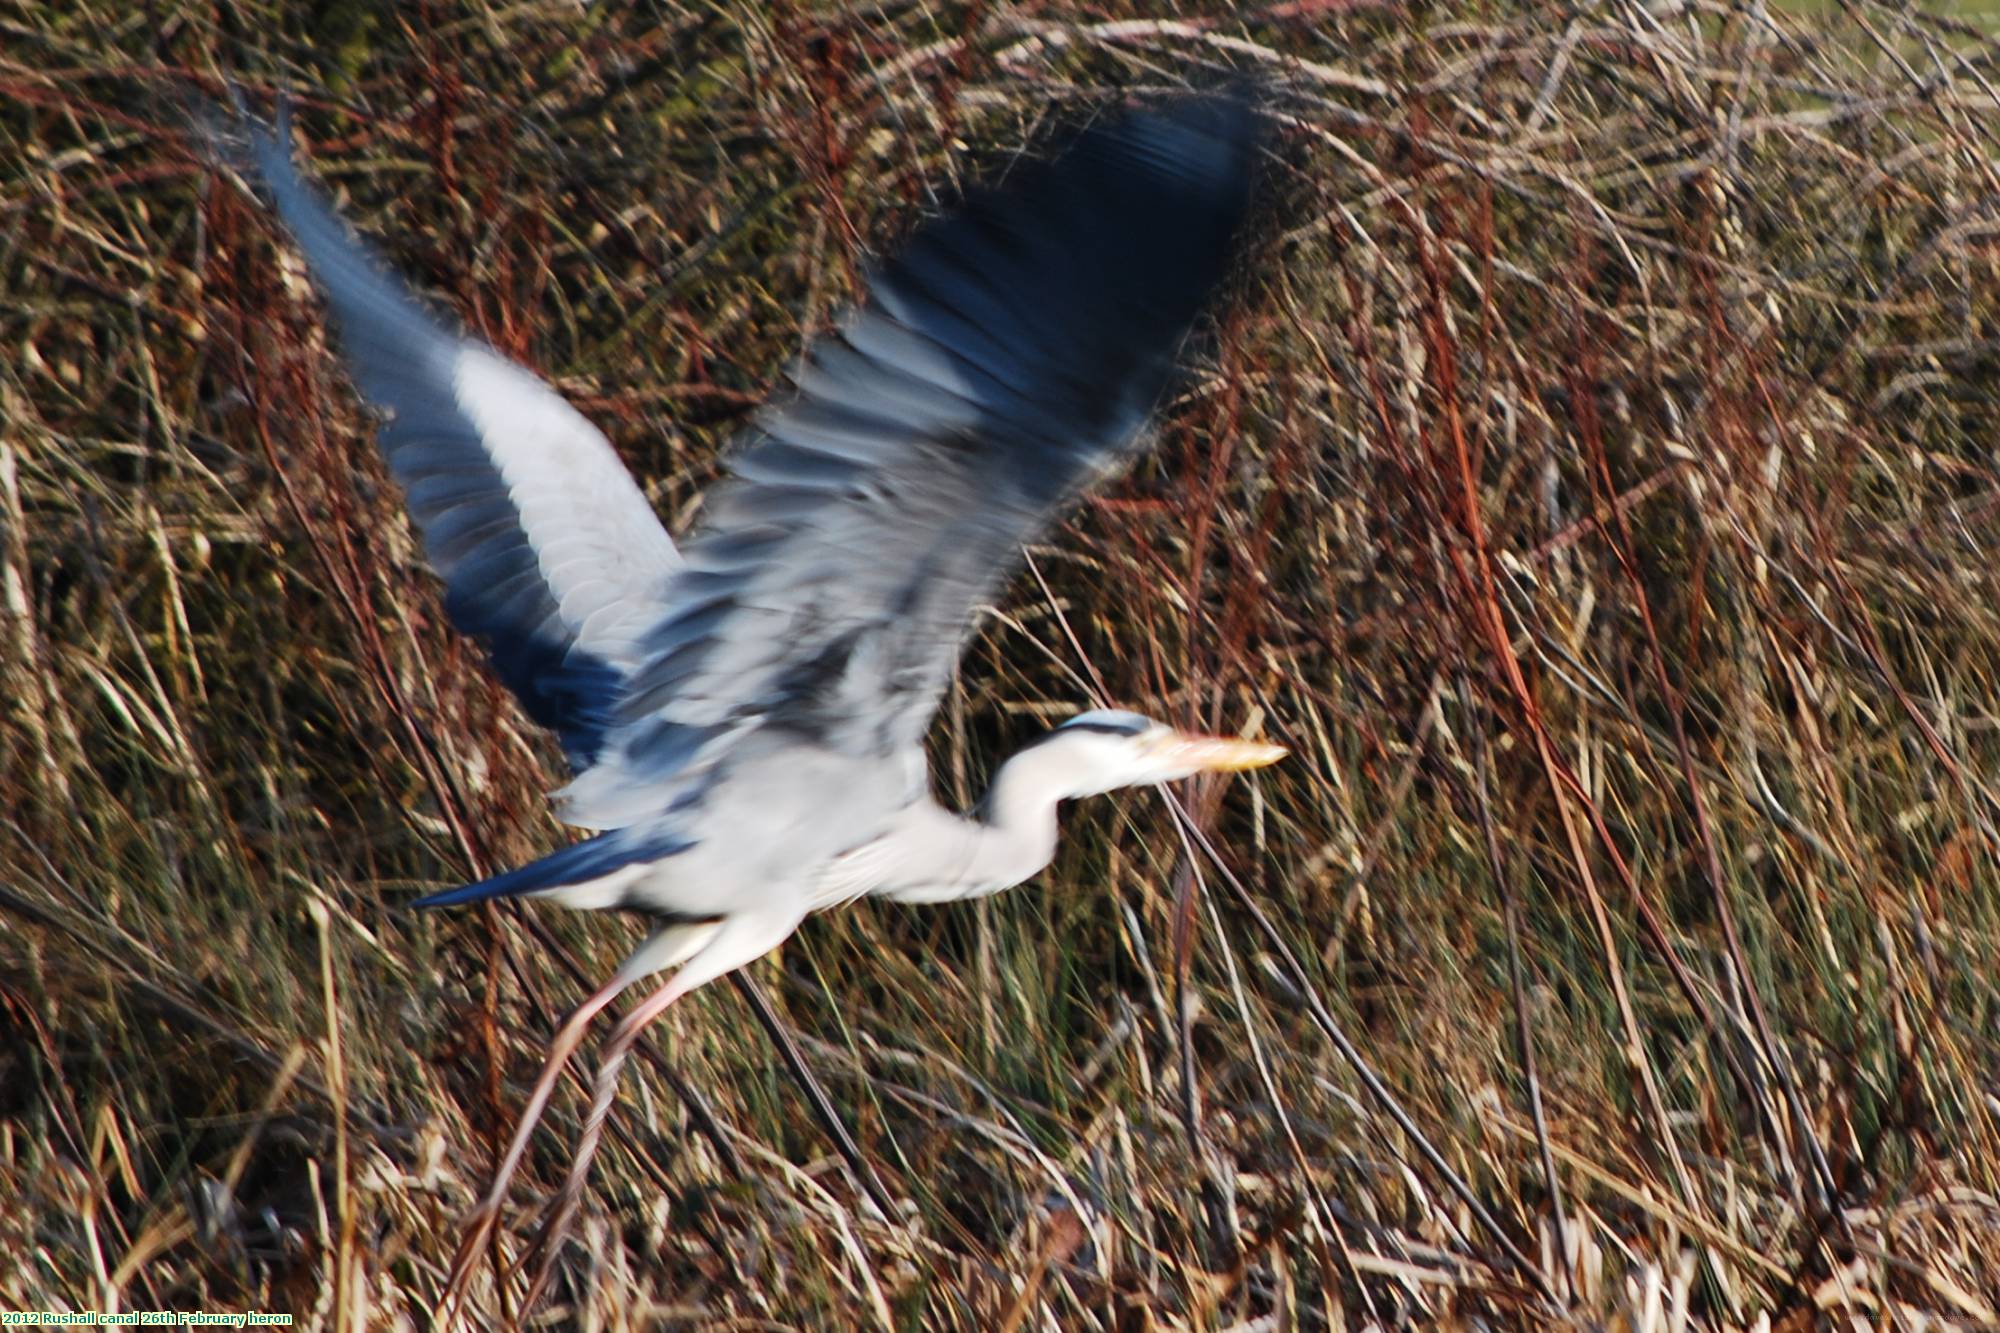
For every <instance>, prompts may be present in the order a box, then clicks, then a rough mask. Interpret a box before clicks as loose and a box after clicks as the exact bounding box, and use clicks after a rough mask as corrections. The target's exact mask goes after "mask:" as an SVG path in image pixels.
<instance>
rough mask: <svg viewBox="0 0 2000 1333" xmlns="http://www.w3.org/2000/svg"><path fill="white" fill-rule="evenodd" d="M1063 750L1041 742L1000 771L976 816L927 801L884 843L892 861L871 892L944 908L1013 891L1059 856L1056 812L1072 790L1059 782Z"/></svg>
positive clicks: (906, 815)
mask: <svg viewBox="0 0 2000 1333" xmlns="http://www.w3.org/2000/svg"><path fill="white" fill-rule="evenodd" d="M1059 749H1060V747H1058V746H1055V745H1037V746H1033V747H1030V748H1029V749H1026V750H1023V751H1021V753H1019V754H1017V755H1015V756H1014V757H1013V758H1012V759H1009V760H1008V761H1007V762H1006V763H1004V764H1002V765H1001V766H1000V771H999V772H998V773H996V774H994V775H993V784H992V785H991V786H990V787H988V788H987V789H986V799H985V800H983V801H981V802H980V804H979V808H978V810H977V811H976V812H975V813H974V814H972V815H969V816H968V815H956V814H952V813H951V812H950V811H947V810H943V809H941V808H939V807H938V806H936V805H934V804H932V803H931V802H930V801H928V800H925V801H919V802H918V803H917V804H915V805H913V806H911V807H910V808H909V809H908V810H907V811H905V812H904V813H903V815H902V816H901V817H899V819H898V821H897V825H896V827H895V828H893V829H892V830H891V831H890V833H889V834H888V835H887V836H886V837H885V838H883V839H882V840H881V841H880V842H879V843H877V844H876V846H877V847H879V848H881V849H882V851H883V853H884V855H885V860H887V859H889V858H893V862H894V864H893V865H891V864H884V865H882V866H881V867H879V872H880V878H879V879H878V880H877V885H876V886H875V887H873V888H872V889H871V890H870V891H871V892H874V893H877V894H879V895H881V896H882V897H885V898H893V899H895V900H896V901H897V902H906V903H936V902H950V901H952V900H954V899H958V898H983V897H985V896H986V895H988V894H991V893H998V892H999V891H1000V890H1002V889H1011V888H1013V887H1014V886H1015V885H1016V884H1019V883H1021V882H1022V881H1023V880H1026V879H1030V878H1032V877H1033V876H1035V875H1036V874H1038V873H1040V872H1041V870H1042V869H1043V868H1044V867H1046V866H1047V865H1048V863H1049V862H1050V861H1051V860H1053V859H1054V857H1055V854H1056V807H1057V806H1058V805H1059V804H1060V803H1061V802H1062V800H1063V798H1064V797H1065V796H1067V795H1068V793H1067V792H1066V791H1065V790H1064V789H1063V788H1062V786H1061V785H1060V783H1059V775H1060V772H1061V755H1060V754H1059V753H1057V751H1058V750H1059Z"/></svg>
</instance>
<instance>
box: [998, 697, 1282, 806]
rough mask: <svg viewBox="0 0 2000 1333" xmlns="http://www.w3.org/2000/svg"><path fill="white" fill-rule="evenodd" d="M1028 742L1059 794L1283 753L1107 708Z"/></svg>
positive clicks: (1258, 763)
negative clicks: (1058, 788)
mask: <svg viewBox="0 0 2000 1333" xmlns="http://www.w3.org/2000/svg"><path fill="white" fill-rule="evenodd" d="M1034 748H1035V749H1036V750H1039V751H1042V754H1041V755H1040V760H1041V764H1042V765H1045V766H1046V767H1045V768H1044V773H1045V774H1046V776H1047V778H1048V779H1049V780H1050V781H1051V782H1052V783H1055V784H1058V785H1059V787H1060V789H1061V790H1062V792H1063V794H1064V795H1065V796H1095V795H1097V794H1099V793H1100V792H1107V791H1115V790H1117V789H1118V788H1120V787H1141V786H1145V785H1146V784H1148V783H1154V782H1172V781H1173V780H1174V779H1176V778H1187V777H1193V776H1194V775H1195V774H1196V773H1233V772H1237V771H1239V770H1241V769H1246V768H1262V767H1264V766H1265V765H1266V764H1275V763H1277V762H1278V760H1280V759H1282V758H1284V757H1285V750H1284V747H1283V746H1279V745H1269V744H1266V743H1265V742H1263V741H1251V740H1239V739H1237V738H1235V737H1230V736H1201V735H1197V734H1195V733H1193V732H1186V731H1178V730H1176V729H1174V728H1173V727H1170V726H1168V725H1167V724H1166V723H1164V722H1155V721H1154V720H1153V719H1152V718H1150V717H1144V716H1141V715H1140V714H1138V713H1126V712H1120V711H1118V710H1117V709H1109V708H1100V709H1095V710H1093V711H1091V712H1088V713H1079V714H1078V715H1077V716H1075V717H1073V718H1071V719H1070V720H1069V721H1067V722H1065V723H1063V724H1062V725H1061V726H1059V727H1057V728H1056V729H1055V730H1054V731H1051V732H1050V733H1049V734H1048V735H1046V736H1044V737H1043V738H1042V739H1041V741H1040V742H1039V743H1037V744H1036V746H1035V747H1034Z"/></svg>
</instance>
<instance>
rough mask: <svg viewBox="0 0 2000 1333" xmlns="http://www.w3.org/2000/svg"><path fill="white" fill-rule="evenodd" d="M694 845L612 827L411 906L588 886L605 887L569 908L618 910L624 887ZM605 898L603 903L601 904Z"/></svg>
mask: <svg viewBox="0 0 2000 1333" xmlns="http://www.w3.org/2000/svg"><path fill="white" fill-rule="evenodd" d="M690 845H691V844H690V843H689V841H688V840H687V839H686V838H683V837H681V836H679V835H678V834H663V833H657V832H656V833H653V834H651V835H647V834H642V833H636V832H634V831H633V830H632V829H629V828H624V829H613V830H612V831H611V832H609V833H600V834H598V835H597V836H596V837H594V838H585V839H584V840H583V841H582V842H573V843H571V844H570V845H569V846H567V847H563V848H560V849H558V850H556V851H553V852H550V853H549V854H548V855H547V856H544V857H542V858H541V859H540V860H538V861H530V862H528V864H526V865H524V866H521V867H519V868H517V869H514V870H509V871H506V872H504V873H503V874H498V875H494V876H493V877H492V878H490V879H482V880H480V881H479V882H478V883H477V884H467V885H465V886H464V887H462V888H456V889H447V890H445V891H444V892H443V893H432V894H427V895H425V896H424V897H422V898H419V899H417V900H416V901H415V902H414V903H411V904H410V906H412V907H458V906H462V905H463V904H465V903H477V902H484V901H485V900H486V899H488V898H518V897H520V896H521V895H522V894H528V893H551V892H554V891H555V890H558V889H571V890H580V889H585V888H589V889H593V890H595V889H601V890H602V892H601V894H600V893H574V892H573V893H570V894H566V895H564V903H565V905H566V906H569V907H582V908H593V907H616V906H617V905H618V904H619V902H620V901H622V899H623V893H624V889H625V887H626V886H627V885H628V884H629V883H630V882H631V881H632V880H634V879H636V878H638V876H639V875H640V874H641V873H643V872H644V871H645V869H646V868H647V867H648V866H650V865H652V864H653V863H654V862H656V861H663V860H665V859H666V858H667V857H669V856H672V855H674V854H675V853H676V852H684V851H686V850H687V849H688V847H689V846H690ZM600 897H601V899H602V900H601V901H599V900H598V899H600Z"/></svg>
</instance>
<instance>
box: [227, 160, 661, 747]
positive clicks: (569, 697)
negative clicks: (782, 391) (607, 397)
mask: <svg viewBox="0 0 2000 1333" xmlns="http://www.w3.org/2000/svg"><path fill="white" fill-rule="evenodd" d="M249 143H250V153H251V158H252V160H253V163H254V166H255V168H256V171H257V173H258V175H259V176H261V177H262V179H263V183H264V187H265V189H266V190H267V191H268V193H269V195H270V197H271V201H272V202H273V204H275V205H276V207H277V211H278V215H279V216H280V217H281V218H283V219H284V223H285V226H286V228H287V229H288V230H289V231H290V232H291V235H292V239H293V240H294V241H296V242H297V244H298V247H299V249H300V250H301V251H303V252H304V254H305V257H306V260H307V262H308V264H310V266H311V268H312V271H313V275H314V276H315V277H316V278H317V279H318V280H319V284H320V287H321V289H322V290H323V291H324V292H325V293H326V298H327V304H328V305H329V306H330V307H331V308H332V310H333V314H334V316H335V318H336V319H337V320H338V322H339V324H340V329H341V334H342V338H341V343H342V347H343V349H344V350H345V352H346V354H347V360H348V364H349V367H350V368H351V370H352V372H353V375H354V380H355V383H356V384H357V385H358V386H359V388H360V390H361V392H362V394H363V395H364V396H365V397H366V398H367V399H368V401H369V402H370V403H371V404H372V405H374V406H375V407H377V408H379V409H381V410H382V411H383V412H384V413H385V416H386V419H385V420H384V422H383V424H382V426H381V430H380V432H379V436H378V438H379V442H380V444H381V447H382V452H383V454H384V455H385V456H386V457H387V459H388V462H389V469H390V471H391V472H392V473H393V474H394V475H395V477H396V480H397V481H398V482H400V483H401V484H402V487H403V490H404V493H405V496H406V498H407V500H408V503H409V509H410V513H411V515H412V516H413V517H414V518H415V519H416V522H417V527H418V529H419V531H421V533H422V534H423V538H424V551H425V554H426V555H427V556H428V557H429V558H430V562H431V564H432V566H433V567H435V568H436V570H437V571H438V573H439V574H440V575H441V576H442V577H443V579H444V583H445V609H446V610H447V611H448V612H449V613H450V615H451V618H452V620H453V622H454V623H456V624H457V625H458V626H459V628H460V629H462V630H464V631H466V632H467V633H470V634H473V635H475V636H477V637H478V638H480V639H481V640H482V641H483V642H484V643H485V645H486V647H487V649H488V651H489V652H490V654H491V656H492V660H493V667H494V671H495V672H496V673H497V674H498V675H499V677H500V679H501V681H502V682H503V683H505V684H506V685H507V687H508V688H509V689H511V690H512V691H513V692H514V693H515V695H516V696H517V697H519V699H520V700H521V704H522V706H523V707H524V708H525V709H526V711H527V713H528V715H529V716H530V717H532V718H534V719H535V720H536V721H537V722H539V723H541V724H542V725H544V726H547V727H549V728H551V729H552V730H554V731H555V732H556V733H557V735H558V736H559V737H560V738H561V739H562V742H563V746H564V749H565V750H566V751H567V753H568V754H569V757H570V760H571V762H572V763H573V764H575V765H577V766H579V767H582V766H584V765H587V764H588V763H590V762H591V761H592V760H594V759H595V758H596V756H597V752H598V748H599V744H600V742H601V740H602V737H603V733H604V730H605V728H606V726H607V725H608V723H609V722H610V719H611V710H612V706H613V704H614V703H615V701H616V699H617V698H618V696H619V693H620V691H621V689H622V686H623V683H624V680H625V676H626V673H627V672H628V671H629V670H630V669H631V668H632V667H633V666H634V665H635V664H636V663H637V662H638V660H639V648H638V641H639V639H640V638H641V636H642V635H643V633H644V631H645V630H646V628H647V627H649V626H651V625H652V624H653V623H655V622H656V621H657V620H658V619H659V618H660V616H661V615H662V614H663V613H664V610H665V606H666V602H665V600H664V594H665V591H666V586H667V584H668V582H669V580H670V578H671V577H672V575H673V574H674V573H675V572H676V571H677V570H678V569H679V567H680V560H679V557H678V556H677V555H676V553H675V551H674V545H673V542H672V540H671V539H669V538H668V536H667V533H666V530H665V529H664V528H662V527H661V526H660V522H659V519H658V517H657V516H655V515H654V513H653V510H652V507H651V506H650V505H649V504H647V502H646V498H645V496H644V495H643V494H641V492H640V490H639V488H638V486H637V485H636V484H635V483H634V482H633V480H632V477H631V474H630V473H628V472H627V471H626V470H625V467H624V465H623V464H622V463H621V462H619V460H618V456H617V454H616V453H615V452H613V450H612V448H611V445H610V444H609V443H608V442H607V441H606V440H605V438H604V436H603V435H601V434H600V433H598V431H597V429H596V428H595V427H594V426H592V425H591V424H590V423H589V422H588V421H586V420H584V418H583V417H582V416H581V415H579V414H578V413H577V412H576V410H575V409H574V408H572V407H571V406H570V405H569V404H568V403H567V402H565V401H564V400H563V399H562V397H561V396H560V395H558V394H557V393H556V392H555V391H554V390H553V389H551V388H550V387H549V386H548V385H547V384H545V383H544V382H542V381H541V380H540V379H538V378H536V377H535V376H534V375H533V374H531V373H529V372H528V371H527V370H525V369H523V368H522V367H520V366H518V365H516V364H514V363H513V362H511V361H508V360H507V359H506V358H504V357H502V356H501V355H500V354H499V353H497V352H495V351H494V350H493V349H492V348H490V347H488V346H486V345H485V344H484V343H481V342H477V341H474V340H472V339H466V338H460V337H458V336H456V335H454V334H451V333H448V332H446V331H445V330H444V329H443V328H441V327H440V326H439V325H438V324H437V323H436V322H434V321H433V320H432V319H431V318H430V317H429V316H428V315H427V314H426V313H425V312H424V310H423V309H422V307H420V306H419V305H418V304H417V302H416V301H414V300H413V299H411V297H410V295H409V293H408V292H407V291H405V290H404V289H403V287H402V286H401V284H399V283H398V282H397V281H396V280H395V278H394V277H392V276H391V275H390V274H389V273H388V272H387V271H386V270H384V269H383V268H382V267H381V266H380V265H378V264H377V263H376V262H375V261H374V259H373V257H372V256H371V255H370V254H369V253H368V251H367V249H366V248H365V247H363V246H362V245H361V243H360V242H358V241H356V240H355V239H354V238H353V236H351V235H350V234H349V232H348V231H347V229H346V227H345V226H343V225H342V223H341V222H340V220H339V219H338V218H337V217H336V216H335V215H334V214H333V212H332V211H331V210H330V209H329V208H328V207H327V206H326V205H325V204H324V203H322V202H321V200H320V199H319V197H318V196H317V195H316V194H315V193H314V192H313V191H312V190H311V189H310V188H309V187H308V186H306V185H305V184H304V182H302V181H301V180H300V179H299V177H298V174H297V173H296V171H294V169H293V167H292V162H291V157H290V154H289V152H288V151H287V149H286V147H285V138H284V129H283V126H282V125H280V127H279V130H278V131H277V133H275V134H272V133H265V132H263V131H261V130H256V129H253V130H251V132H250V134H249Z"/></svg>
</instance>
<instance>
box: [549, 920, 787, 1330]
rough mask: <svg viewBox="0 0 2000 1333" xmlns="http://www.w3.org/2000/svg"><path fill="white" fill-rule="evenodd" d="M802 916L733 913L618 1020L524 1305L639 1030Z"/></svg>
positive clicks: (765, 949)
mask: <svg viewBox="0 0 2000 1333" xmlns="http://www.w3.org/2000/svg"><path fill="white" fill-rule="evenodd" d="M802 920H804V917H803V916H800V915H798V914H796V913H794V912H790V911H787V912H782V913H778V914H775V915H770V916H747V917H732V918H730V919H728V920H726V921H724V922H723V923H722V925H721V926H720V927H719V928H718V929H716V931H715V932H714V935H713V937H712V938H710V939H709V940H707V941H706V942H705V943H704V944H703V946H702V948H701V949H700V951H699V952H698V953H696V954H695V955H694V956H693V957H691V958H689V959H688V960H687V965H686V966H684V967H683V968H681V970H680V971H678V972H676V973H674V975H673V976H672V977H670V978H668V980H667V984H666V985H664V986H662V987H660V989H659V990H658V991H656V992H654V993H653V994H652V995H650V996H648V997H647V998H646V1000H645V1002H644V1003H642V1004H640V1005H639V1007H638V1008H636V1009H634V1010H633V1011H632V1012H631V1013H629V1014H627V1015H625V1017H624V1018H622V1019H620V1020H619V1022H618V1026H617V1027H615V1028H613V1029H612V1030H611V1037H610V1040H609V1041H608V1042H607V1043H606V1044H605V1048H604V1061H603V1063H602V1064H600V1065H599V1066H598V1068H597V1086H596V1091H595V1093H594V1095H593V1096H592V1098H591V1103H590V1117H589V1118H588V1119H587V1120H585V1121H584V1126H583V1137H582V1138H581V1139H579V1140H578V1141H577V1145H576V1157H575V1160H574V1161H572V1162H571V1164H570V1169H569V1179H568V1180H566V1181H564V1182H563V1187H562V1192H561V1193H560V1194H558V1195H557V1196H556V1197H555V1199H554V1200H553V1201H551V1203H550V1205H549V1216H548V1221H547V1222H546V1223H545V1224H544V1226H543V1229H542V1234H541V1237H540V1238H539V1239H538V1240H537V1241H536V1245H535V1248H536V1249H537V1250H538V1251H539V1252H540V1253H539V1256H538V1258H537V1261H536V1264H535V1276H534V1280H533V1281H531V1282H530V1283H529V1284H528V1298H527V1305H526V1307H525V1308H527V1309H533V1308H534V1307H535V1304H536V1302H537V1301H539V1300H540V1299H541V1294H542V1288H543V1287H544V1286H546V1285H547V1283H548V1279H549V1273H550V1271H551V1270H552V1269H553V1267H554V1265H555V1258H556V1254H557V1253H558V1252H559V1251H560V1250H561V1249H562V1241H563V1236H564V1234H565V1233H566V1232H567V1231H568V1230H569V1224H570V1219H571V1218H573V1217H574V1216H575V1215H576V1206H577V1203H578V1201H579V1200H581V1199H582V1197H583V1187H584V1183H585V1182H586V1181H587V1180H588V1179H589V1178H590V1163H591V1159H592V1158H594V1157H596V1155H597V1145H598V1143H599V1141H600V1140H601V1139H602V1138H603V1136H604V1122H605V1119H606V1117H607V1116H609V1115H610V1113H611V1103H612V1100H613V1098H615V1097H616V1096H617V1093H618V1072H619V1070H620V1069H622V1068H624V1065H625V1059H626V1057H627V1056H629V1055H630V1054H631V1053H632V1047H633V1044H634V1043H636V1042H637V1041H638V1040H639V1034H640V1033H642V1032H644V1031H645V1030H646V1028H647V1027H649V1026H650V1025H651V1024H652V1022H653V1021H654V1020H655V1019H657V1018H658V1017H659V1016H660V1015H661V1014H664V1013H665V1012H667V1010H668V1009H669V1008H670V1007H672V1005H673V1003H674V1001H676V1000H678V999H680V998H681V997H682V996H683V995H686V994H687V993H688V992H689V991H692V990H694V989H696V988H697V987H700V986H705V985H707V984H708V983H709V982H711V981H714V980H715V979H716V978H717V977H720V976H725V975H727V974H728V973H730V972H734V971H735V970H736V969H737V968H739V967H742V966H743V965H744V964H746V963H752V962H755V961H756V960H757V959H759V958H762V957H763V956H764V955H765V954H767V953H769V952H770V951H771V950H773V949H775V948H777V947H778V945H779V944H781V943H783V942H784V940H785V938H786V937H787V936H789V935H790V934H791V933H792V932H793V931H795V930H797V929H798V928H799V922H800V921H802Z"/></svg>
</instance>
